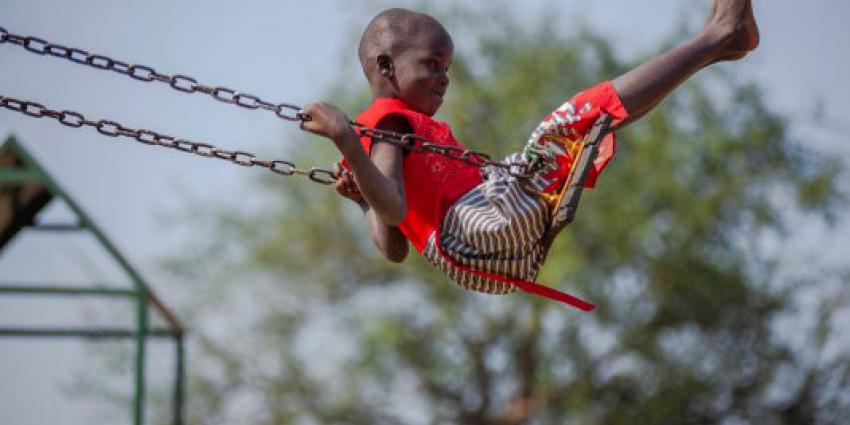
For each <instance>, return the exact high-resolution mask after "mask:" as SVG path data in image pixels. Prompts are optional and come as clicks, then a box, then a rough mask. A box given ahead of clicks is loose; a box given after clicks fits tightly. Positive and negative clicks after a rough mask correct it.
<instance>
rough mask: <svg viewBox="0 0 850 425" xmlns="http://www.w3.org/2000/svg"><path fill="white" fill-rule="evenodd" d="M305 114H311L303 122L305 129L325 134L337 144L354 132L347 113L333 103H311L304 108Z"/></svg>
mask: <svg viewBox="0 0 850 425" xmlns="http://www.w3.org/2000/svg"><path fill="white" fill-rule="evenodd" d="M304 114H306V115H307V116H309V119H308V120H305V121H302V122H301V128H302V129H303V130H307V131H309V132H311V133H315V134H318V135H320V136H325V137H327V138H329V139H331V140H333V141H334V143H336V144H337V145H339V144H340V142H342V141H343V140H344V139H346V136H348V135H349V134H351V135H353V134H354V130H353V129H352V128H351V121H350V120H349V119H348V117H347V116H345V113H343V112H342V111H341V110H340V109H339V108H337V107H336V106H335V105H333V104H331V103H328V102H316V103H311V104H309V105H307V106H306V107H305V108H304ZM349 139H350V138H349Z"/></svg>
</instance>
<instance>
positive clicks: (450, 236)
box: [423, 135, 566, 294]
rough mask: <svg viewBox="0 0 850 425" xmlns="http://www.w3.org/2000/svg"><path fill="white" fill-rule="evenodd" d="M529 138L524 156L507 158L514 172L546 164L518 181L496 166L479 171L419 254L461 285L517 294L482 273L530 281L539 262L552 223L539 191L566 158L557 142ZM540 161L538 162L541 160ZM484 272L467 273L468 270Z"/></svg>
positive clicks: (550, 182) (539, 265) (515, 288)
mask: <svg viewBox="0 0 850 425" xmlns="http://www.w3.org/2000/svg"><path fill="white" fill-rule="evenodd" d="M538 139H539V135H536V137H535V135H533V137H532V138H531V140H529V143H528V144H527V145H526V147H525V149H524V150H523V152H520V153H515V154H513V155H510V156H508V157H507V158H505V162H510V163H514V164H516V165H515V166H514V167H512V169H511V171H513V172H515V173H518V172H521V171H522V170H523V169H525V168H527V167H530V166H531V164H530V162H531V158H540V159H542V160H543V161H540V162H541V163H543V164H549V165H547V166H544V167H540V169H539V170H538V171H537V172H536V173H535V174H534V176H533V178H531V179H528V180H519V179H517V178H516V177H514V176H512V175H511V173H510V172H508V170H506V169H503V168H499V167H486V168H483V169H482V177H483V179H484V181H483V182H482V183H481V184H480V185H478V186H476V187H475V188H474V189H473V190H471V191H469V192H468V193H466V194H465V195H464V196H462V197H461V198H460V199H458V200H457V201H456V202H455V203H454V205H452V207H451V208H450V209H449V211H448V213H447V214H446V217H445V218H444V219H443V223H442V226H441V229H440V232H439V234H437V232H434V233H433V234H432V235H431V237H430V238H429V239H428V242H427V244H426V246H425V249H424V250H423V255H424V256H425V258H426V259H427V260H428V261H429V262H431V263H432V264H434V265H435V266H436V267H437V268H438V269H440V270H442V271H443V272H444V273H446V274H447V275H448V276H449V278H451V279H452V280H453V281H455V282H456V283H457V284H459V285H460V286H462V287H464V288H466V289H469V290H473V291H478V292H485V293H488V294H509V293H512V292H516V291H517V287H516V286H515V285H513V284H510V283H507V282H503V281H500V280H497V279H492V278H489V277H486V276H483V275H484V274H495V275H499V276H505V277H509V278H516V279H521V280H527V281H532V282H533V281H534V280H535V279H536V278H537V274H538V272H539V271H540V267H541V266H542V261H543V258H542V257H543V252H542V251H543V247H542V245H541V243H540V242H541V240H542V239H543V236H544V234H545V233H546V229H547V228H548V226H549V222H550V214H551V213H550V206H549V204H547V203H546V202H545V201H544V200H543V199H542V198H541V197H540V195H539V194H540V192H542V191H543V190H544V188H546V187H547V186H550V185H551V184H552V183H553V182H552V181H551V180H550V179H547V177H546V176H550V175H552V174H557V173H552V171H553V167H556V165H554V164H555V161H554V158H555V157H556V156H558V155H565V154H566V153H565V151H564V148H563V146H561V145H560V144H557V143H547V144H544V145H541V144H539V143H538ZM541 157H542V158H541ZM470 269H471V270H475V271H478V272H483V273H478V274H476V273H470V272H468V270H470Z"/></svg>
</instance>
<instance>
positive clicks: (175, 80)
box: [0, 27, 531, 184]
mask: <svg viewBox="0 0 850 425" xmlns="http://www.w3.org/2000/svg"><path fill="white" fill-rule="evenodd" d="M4 43H11V44H14V45H17V46H21V47H23V48H24V49H26V50H27V51H29V52H32V53H35V54H38V55H50V56H54V57H58V58H63V59H67V60H70V61H71V62H74V63H78V64H81V65H87V66H90V67H92V68H95V69H100V70H107V71H114V72H117V73H119V74H124V75H127V76H129V77H131V78H133V79H136V80H139V81H144V82H153V81H157V82H161V83H164V84H168V86H170V87H171V88H173V89H174V90H177V91H179V92H183V93H203V94H206V95H209V96H210V97H212V98H213V99H215V100H218V101H219V102H222V103H227V104H232V105H236V106H239V107H242V108H245V109H263V110H266V111H270V112H273V113H274V114H275V115H276V116H277V117H279V118H281V119H283V120H287V121H301V122H303V121H306V120H309V119H310V117H309V116H307V115H305V114H304V112H303V110H302V108H301V107H299V106H296V105H292V104H289V103H271V102H267V101H265V100H263V99H261V98H259V97H257V96H254V95H251V94H247V93H242V92H239V91H236V90H233V89H230V88H227V87H221V86H215V87H214V86H207V85H204V84H200V83H198V80H197V79H195V78H193V77H190V76H188V75H182V74H174V75H168V74H163V73H160V72H157V71H156V70H155V69H154V68H152V67H149V66H146V65H140V64H129V63H127V62H122V61H119V60H115V59H112V58H110V57H108V56H104V55H100V54H93V53H89V52H87V51H85V50H82V49H77V48H70V47H66V46H62V45H58V44H53V43H50V42H48V41H46V40H42V39H40V38H37V37H32V36H21V35H17V34H13V33H10V32H8V31H7V30H6V29H5V28H3V27H0V44H4ZM4 99H6V100H5V101H4V103H3V105H2V106H4V107H5V108H7V109H10V110H13V111H16V112H22V113H24V114H26V115H29V116H33V117H38V118H41V117H44V116H48V115H45V111H49V110H46V109H45V108H44V107H43V106H41V105H39V104H37V103H34V102H23V101H19V100H15V99H11V98H4ZM9 102H12V103H9ZM15 102H17V103H15ZM16 108H17V109H16ZM49 112H51V113H54V112H56V111H49ZM56 114H62V115H61V116H58V117H57V116H50V118H56V119H57V120H58V121H59V122H60V123H61V124H63V125H66V126H69V127H81V126H83V125H92V123H91V122H89V121H87V120H85V118H84V117H83V116H82V115H81V114H79V113H77V112H72V111H62V112H56ZM351 125H352V126H353V127H354V128H355V129H356V130H357V133H358V134H359V135H360V136H362V137H371V138H374V139H375V140H378V141H381V142H386V143H391V144H394V145H397V146H399V147H401V148H402V149H405V150H408V151H411V152H416V153H433V154H437V155H441V156H444V157H446V158H449V159H451V160H455V161H462V162H465V163H468V164H471V165H475V166H477V167H488V166H490V167H499V168H503V169H505V170H507V172H508V173H509V174H511V175H512V176H514V177H516V178H521V179H526V178H528V177H529V175H530V172H531V167H529V166H528V165H527V164H526V163H508V162H500V161H494V160H492V159H491V157H490V156H489V155H487V154H486V153H484V152H479V151H475V150H471V149H462V148H459V147H455V146H445V145H440V144H438V143H434V142H432V141H430V140H428V139H425V138H423V137H421V136H417V135H415V134H400V133H395V132H391V131H385V130H379V129H376V128H369V127H366V126H363V125H361V124H359V123H356V122H351ZM92 126H93V127H95V129H96V130H97V131H98V132H99V133H101V134H104V135H107V136H112V137H116V136H127V137H133V138H135V139H136V140H138V141H139V142H141V143H145V144H150V145H153V144H158V145H161V146H166V147H170V148H174V149H177V150H181V151H184V152H190V153H194V154H197V155H200V156H206V157H215V158H219V159H226V160H229V161H230V162H233V163H235V164H237V165H242V166H246V167H248V166H255V165H260V163H262V164H264V165H261V166H263V167H264V168H269V170H271V171H273V172H276V173H278V174H281V175H291V174H289V173H288V172H289V171H293V173H292V174H303V175H306V176H308V177H309V178H310V179H311V180H313V181H316V182H318V183H322V184H329V183H328V179H329V178H330V177H331V176H334V178H336V177H337V176H336V174H335V173H333V172H331V171H328V170H322V169H318V168H312V169H310V170H297V169H290V168H284V169H283V170H285V172H280V171H279V170H280V169H276V168H274V167H275V166H280V164H283V166H285V167H289V164H290V163H289V162H286V161H271V163H274V164H276V165H273V166H270V167H266V166H265V164H266V162H263V161H256V160H255V159H254V158H253V155H251V154H248V153H246V152H230V151H225V150H221V149H217V148H215V147H213V146H211V145H206V144H202V143H198V142H190V141H185V140H174V139H173V138H168V141H167V142H166V143H161V142H162V141H163V140H164V139H163V137H167V136H162V135H159V134H157V133H155V132H152V131H150V130H139V131H142V132H143V134H144V139H143V140H140V139H139V138H138V137H136V136H137V135H138V133H128V134H125V133H127V131H130V132H132V131H134V130H130V129H126V128H124V127H122V126H120V124H118V123H115V122H112V121H105V120H101V121H98V122H96V123H94V125H92ZM516 170H520V171H516Z"/></svg>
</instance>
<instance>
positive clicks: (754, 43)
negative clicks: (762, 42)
mask: <svg viewBox="0 0 850 425" xmlns="http://www.w3.org/2000/svg"><path fill="white" fill-rule="evenodd" d="M705 33H706V35H708V36H709V38H710V39H712V40H713V41H714V42H715V43H717V46H718V53H717V59H716V60H715V61H714V62H718V61H730V60H738V59H741V58H743V57H744V56H746V55H747V53H749V52H751V51H753V50H755V49H756V47H758V45H759V29H758V25H757V24H756V18H755V14H754V13H753V2H752V0H715V1H714V4H713V5H712V7H711V17H710V18H709V20H708V23H707V24H706V27H705Z"/></svg>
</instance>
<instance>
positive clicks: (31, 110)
mask: <svg viewBox="0 0 850 425" xmlns="http://www.w3.org/2000/svg"><path fill="white" fill-rule="evenodd" d="M2 34H3V33H2V28H0V37H2ZM0 108H6V109H8V110H10V111H15V112H19V113H22V114H25V115H28V116H31V117H34V118H53V119H55V120H56V121H58V122H59V123H60V124H62V125H65V126H68V127H74V128H80V127H83V126H88V127H92V128H94V129H95V130H96V131H97V132H98V133H100V134H103V135H104V136H109V137H119V136H122V137H127V138H130V139H134V140H136V141H137V142H139V143H143V144H146V145H158V146H163V147H166V148H171V149H175V150H178V151H182V152H187V153H192V154H195V155H198V156H202V157H207V158H218V159H223V160H226V161H229V162H232V163H234V164H236V165H241V166H243V167H255V166H256V167H261V168H265V169H267V170H269V171H271V172H273V173H276V174H280V175H283V176H292V175H296V174H297V175H303V176H306V177H308V178H309V179H310V180H312V181H314V182H316V183H321V184H324V185H331V184H334V183H336V181H337V179H338V177H339V175H338V174H337V173H336V172H334V171H331V170H325V169H321V168H315V167H314V168H310V169H300V168H298V167H296V165H295V164H294V163H292V162H289V161H282V160H274V161H262V160H259V159H257V157H256V155H254V154H252V153H250V152H244V151H228V150H225V149H221V148H218V147H216V146H214V145H211V144H209V143H202V142H194V141H191V140H186V139H175V138H174V137H172V136H168V135H165V134H161V133H157V132H155V131H152V130H147V129H135V128H130V127H125V126H123V125H122V124H120V123H118V122H115V121H110V120H99V121H91V120H88V119H86V117H85V116H83V114H80V113H79V112H73V111H56V110H53V109H48V108H47V107H45V106H44V105H42V104H40V103H36V102H29V101H25V100H18V99H14V98H11V97H6V96H0Z"/></svg>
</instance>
